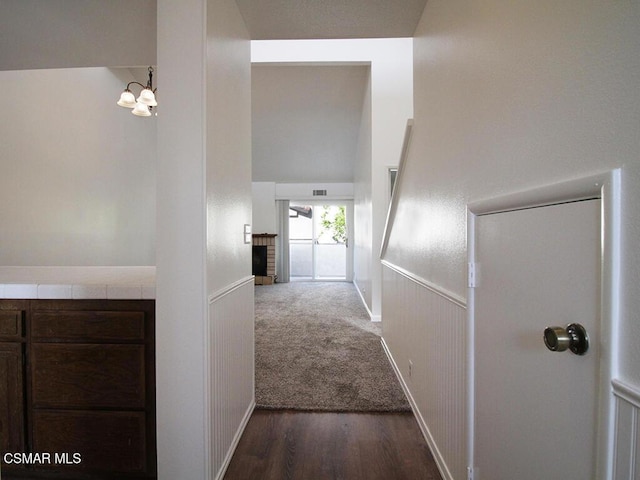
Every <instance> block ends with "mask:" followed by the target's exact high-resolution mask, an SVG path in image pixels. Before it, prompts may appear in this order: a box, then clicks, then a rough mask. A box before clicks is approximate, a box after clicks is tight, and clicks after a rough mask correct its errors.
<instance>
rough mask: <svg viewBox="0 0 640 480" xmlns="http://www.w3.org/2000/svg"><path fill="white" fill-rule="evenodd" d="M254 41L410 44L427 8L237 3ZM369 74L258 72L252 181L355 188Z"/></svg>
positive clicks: (335, 1)
mask: <svg viewBox="0 0 640 480" xmlns="http://www.w3.org/2000/svg"><path fill="white" fill-rule="evenodd" d="M236 3H237V4H238V7H239V8H240V11H241V13H242V16H243V18H244V20H245V24H246V25H247V28H248V30H249V34H250V36H251V38H252V39H254V40H275V39H328V38H394V37H412V36H413V33H414V31H415V28H416V25H417V23H418V21H419V20H420V17H421V15H422V10H423V9H424V6H425V3H426V0H236ZM368 75H369V69H368V68H367V67H363V66H342V67H339V66H331V67H328V66H314V67H311V66H306V67H301V66H297V67H294V66H262V65H261V66H255V65H254V67H253V74H252V77H253V80H252V95H253V98H252V104H253V180H254V181H275V182H282V183H314V182H352V181H353V173H354V170H353V169H354V160H355V154H356V149H357V141H358V131H359V128H360V122H361V117H362V106H363V103H362V102H363V100H364V99H365V90H366V86H367V79H368Z"/></svg>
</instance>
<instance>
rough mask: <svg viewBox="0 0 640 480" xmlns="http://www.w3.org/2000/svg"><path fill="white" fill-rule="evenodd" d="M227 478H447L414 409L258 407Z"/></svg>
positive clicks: (266, 479) (415, 479)
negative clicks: (361, 410)
mask: <svg viewBox="0 0 640 480" xmlns="http://www.w3.org/2000/svg"><path fill="white" fill-rule="evenodd" d="M224 478H225V479H226V480H252V479H260V480H270V479H272V480H284V479H291V480H297V479H299V480H321V479H336V480H337V479H345V480H358V479H367V480H377V479H380V480H382V479H384V480H396V479H397V480H402V479H407V480H422V479H424V480H441V478H442V477H441V476H440V474H439V472H438V468H437V467H436V464H435V462H434V460H433V457H432V456H431V453H430V451H429V448H428V447H427V444H426V442H425V440H424V437H423V436H422V434H421V432H420V429H419V428H418V424H417V423H416V421H415V419H414V417H413V414H411V413H316V412H294V411H270V410H256V411H255V412H254V413H253V415H252V416H251V419H250V420H249V423H248V425H247V427H246V429H245V431H244V434H243V435H242V438H241V439H240V442H239V444H238V448H237V449H236V452H235V454H234V456H233V458H232V459H231V464H230V465H229V468H228V469H227V473H226V475H225V477H224Z"/></svg>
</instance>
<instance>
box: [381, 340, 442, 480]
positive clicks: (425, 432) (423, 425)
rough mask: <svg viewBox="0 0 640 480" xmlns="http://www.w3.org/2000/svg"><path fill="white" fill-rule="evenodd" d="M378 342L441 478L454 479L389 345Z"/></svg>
mask: <svg viewBox="0 0 640 480" xmlns="http://www.w3.org/2000/svg"><path fill="white" fill-rule="evenodd" d="M380 343H381V344H382V349H383V350H384V353H386V355H387V358H388V359H389V363H390V364H391V368H393V371H394V373H395V374H396V377H397V378H398V382H400V386H401V387H402V390H403V391H404V394H405V395H406V396H407V400H408V401H409V405H410V406H411V411H412V412H413V414H414V416H415V417H416V422H417V423H418V427H419V428H420V431H421V432H422V436H423V437H424V439H425V440H426V441H427V445H429V448H430V449H431V454H432V455H433V459H434V460H435V462H436V465H437V466H438V470H439V471H440V475H442V478H443V480H454V479H453V475H452V474H451V471H450V470H449V468H448V467H447V464H446V462H445V460H444V455H443V454H442V452H441V451H440V449H439V448H438V444H437V443H436V441H435V438H434V437H433V435H432V434H431V431H430V430H429V427H428V425H427V422H426V421H425V419H424V417H423V416H422V413H421V412H420V409H419V408H418V404H417V402H416V400H415V399H414V398H413V395H412V394H411V390H409V386H408V385H407V383H406V382H405V381H404V378H403V377H402V373H401V372H400V369H399V368H398V365H397V364H396V362H395V360H394V358H393V355H392V354H391V351H390V350H389V347H388V346H387V343H386V342H385V340H384V338H380Z"/></svg>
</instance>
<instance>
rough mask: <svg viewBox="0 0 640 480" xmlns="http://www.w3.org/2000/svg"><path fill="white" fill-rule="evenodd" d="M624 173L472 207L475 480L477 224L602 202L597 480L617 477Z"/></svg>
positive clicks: (470, 371) (470, 426)
mask: <svg viewBox="0 0 640 480" xmlns="http://www.w3.org/2000/svg"><path fill="white" fill-rule="evenodd" d="M620 185H621V170H620V169H614V170H610V171H606V172H602V173H598V174H595V175H590V176H587V177H582V178H578V179H573V180H568V181H565V182H560V183H554V184H551V185H545V186H541V187H537V188H532V189H528V190H523V191H520V192H515V193H511V194H507V195H501V196H498V197H492V198H489V199H486V200H479V201H474V202H471V203H469V204H467V262H468V264H467V265H468V289H467V326H468V330H467V345H466V349H467V362H466V366H467V371H466V375H467V432H468V435H467V470H468V478H469V479H473V468H474V465H475V458H474V446H475V445H474V443H475V378H474V375H475V353H476V352H475V287H476V286H477V285H478V284H479V283H480V282H481V281H482V280H481V277H482V275H481V272H480V271H479V268H477V266H476V242H475V238H476V220H477V217H479V216H483V215H491V214H495V213H504V212H509V211H513V210H522V209H526V208H535V207H544V206H549V205H555V204H561V203H567V202H574V201H579V200H587V199H600V201H601V225H602V226H601V235H602V258H601V262H602V263H601V265H602V269H601V283H600V284H601V294H600V295H601V327H600V328H601V330H602V331H601V339H602V345H603V347H604V348H603V349H602V356H601V359H600V381H599V388H598V390H599V399H598V409H599V412H598V413H599V415H598V433H599V435H598V439H597V452H596V454H597V459H596V471H597V478H600V479H606V480H610V479H611V478H612V473H613V469H612V466H613V449H614V438H615V436H614V415H615V410H614V396H613V394H612V380H613V379H614V378H616V377H617V376H618V352H619V348H618V347H619V324H620V294H619V292H620V265H621V263H620V237H621V235H620V223H621V213H620V212H621V209H620V205H621V194H620Z"/></svg>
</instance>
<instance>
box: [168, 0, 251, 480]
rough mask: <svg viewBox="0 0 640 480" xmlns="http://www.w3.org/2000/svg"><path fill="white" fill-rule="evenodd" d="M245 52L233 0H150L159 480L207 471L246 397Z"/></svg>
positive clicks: (221, 459) (229, 443)
mask: <svg viewBox="0 0 640 480" xmlns="http://www.w3.org/2000/svg"><path fill="white" fill-rule="evenodd" d="M249 57H250V52H249V42H248V39H247V33H246V30H245V28H244V24H243V22H242V21H241V19H240V17H239V13H238V11H237V7H236V5H235V2H234V1H233V0H186V1H182V2H179V4H178V3H176V2H173V1H171V0H159V1H158V64H159V68H160V69H161V70H162V71H165V72H166V75H163V83H162V92H163V93H162V102H163V103H162V106H163V110H162V112H163V113H162V115H161V116H159V117H158V196H157V198H158V201H157V204H158V209H157V212H158V219H157V223H158V235H157V245H158V248H157V287H156V294H157V300H156V310H157V322H156V327H157V328H156V342H157V361H156V372H157V402H158V407H157V419H158V422H157V423H158V471H159V479H170V478H171V479H172V478H190V479H205V478H207V479H208V478H215V477H216V476H217V475H218V474H219V473H221V472H222V470H223V469H224V465H225V464H226V462H227V461H228V456H229V452H230V451H231V450H232V448H233V445H234V442H235V441H236V440H237V435H238V433H239V432H240V431H241V429H242V425H243V424H244V421H245V420H246V415H247V412H248V411H249V410H250V408H251V407H252V404H253V308H252V305H253V289H252V288H251V285H250V284H249V283H248V281H249V280H250V279H251V276H250V273H251V270H250V268H251V256H250V251H251V250H250V248H251V247H250V245H245V244H244V242H243V225H244V224H245V223H251V178H250V169H251V160H250V148H251V138H250V135H251V133H250V125H251V117H250V58H249ZM185 92H189V94H188V95H185ZM205 100H206V101H205ZM238 304H242V305H243V308H233V307H234V305H238Z"/></svg>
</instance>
